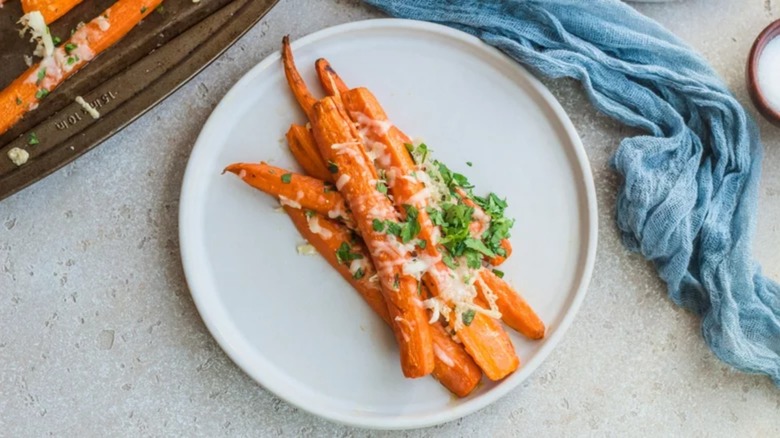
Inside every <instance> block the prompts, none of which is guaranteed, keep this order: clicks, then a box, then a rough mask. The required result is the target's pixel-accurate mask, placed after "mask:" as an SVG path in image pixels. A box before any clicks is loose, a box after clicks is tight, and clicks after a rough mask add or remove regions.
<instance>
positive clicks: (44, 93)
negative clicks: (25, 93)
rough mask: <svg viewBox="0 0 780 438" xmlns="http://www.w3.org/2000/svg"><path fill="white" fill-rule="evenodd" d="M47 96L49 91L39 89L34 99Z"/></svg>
mask: <svg viewBox="0 0 780 438" xmlns="http://www.w3.org/2000/svg"><path fill="white" fill-rule="evenodd" d="M48 95H49V90H47V89H45V88H41V89H40V90H38V92H37V93H35V98H36V99H43V98H44V97H46V96H48Z"/></svg>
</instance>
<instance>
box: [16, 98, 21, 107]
mask: <svg viewBox="0 0 780 438" xmlns="http://www.w3.org/2000/svg"><path fill="white" fill-rule="evenodd" d="M16 104H17V105H21V104H22V99H19V96H16Z"/></svg>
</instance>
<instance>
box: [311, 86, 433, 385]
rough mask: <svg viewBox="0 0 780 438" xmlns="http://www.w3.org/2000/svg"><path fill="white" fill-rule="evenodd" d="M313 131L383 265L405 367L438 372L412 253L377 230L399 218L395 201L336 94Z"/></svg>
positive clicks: (315, 113)
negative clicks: (407, 263) (407, 266)
mask: <svg viewBox="0 0 780 438" xmlns="http://www.w3.org/2000/svg"><path fill="white" fill-rule="evenodd" d="M311 123H312V132H313V134H314V138H315V139H316V141H317V145H318V147H319V148H320V153H321V154H322V156H323V158H324V159H326V160H330V161H332V162H333V163H334V164H335V166H336V169H335V170H337V172H336V175H337V178H336V186H337V188H338V190H339V191H340V192H341V194H342V195H343V196H344V199H345V200H346V201H347V204H348V205H349V207H350V208H351V210H352V213H353V215H354V218H355V222H356V224H357V228H358V229H359V230H360V233H361V235H362V236H363V239H364V241H365V243H366V246H367V247H368V248H369V251H370V253H371V257H372V260H373V261H374V265H375V266H376V267H377V270H378V274H379V279H380V281H381V284H382V291H383V294H384V297H385V301H386V302H387V306H388V310H389V312H390V316H391V318H392V322H393V332H394V333H395V337H396V340H397V342H398V345H399V348H400V350H401V368H402V370H403V373H404V375H405V376H407V377H421V376H424V375H427V374H429V373H430V372H431V371H433V365H434V353H433V348H432V343H431V342H432V339H431V330H430V329H429V327H428V321H427V320H428V317H427V312H426V310H425V309H424V308H423V305H422V301H421V299H420V296H419V295H418V282H417V280H416V279H415V278H414V277H413V276H411V275H408V274H405V273H404V270H403V267H402V266H401V265H403V263H404V260H405V259H408V255H407V254H403V255H402V253H401V252H399V251H398V250H397V249H393V248H395V245H397V244H399V242H398V241H397V240H395V238H394V237H393V236H388V235H386V234H384V233H383V232H380V231H377V230H375V229H374V227H373V225H372V222H373V220H391V221H394V220H397V219H398V217H397V212H396V211H395V209H394V207H393V205H392V204H391V203H390V200H389V199H388V198H387V197H386V196H385V195H383V194H382V193H380V192H379V191H378V190H377V188H376V180H377V172H376V169H375V168H374V165H373V164H372V163H371V160H370V159H369V158H368V156H367V154H366V151H365V149H364V146H363V144H362V141H361V139H360V136H359V135H358V133H357V131H356V130H355V126H354V125H353V123H352V122H351V121H350V120H349V117H348V116H347V115H346V114H345V113H344V111H343V109H341V108H339V106H338V103H337V101H336V100H334V99H333V98H332V97H326V98H324V99H322V100H320V101H318V102H317V103H315V104H314V106H313V108H312V116H311Z"/></svg>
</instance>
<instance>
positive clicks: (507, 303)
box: [476, 269, 545, 339]
mask: <svg viewBox="0 0 780 438" xmlns="http://www.w3.org/2000/svg"><path fill="white" fill-rule="evenodd" d="M476 285H477V291H479V293H480V296H481V297H482V298H483V299H485V300H486V299H487V295H488V294H489V293H491V292H492V293H493V294H495V297H496V304H497V305H498V309H499V310H500V311H501V320H502V321H504V323H506V325H508V326H509V327H512V328H513V329H515V330H517V331H518V332H520V333H522V334H523V335H525V336H526V337H528V338H530V339H542V338H543V337H544V331H545V328H544V322H542V320H541V319H540V318H539V316H538V315H537V314H536V312H534V310H533V309H532V308H531V306H529V305H528V303H527V302H526V301H525V300H524V299H523V297H522V296H520V294H519V293H517V291H515V290H514V289H513V288H512V286H510V285H509V284H508V283H507V282H506V281H504V280H503V279H501V278H499V277H498V276H497V275H496V274H494V273H493V272H491V271H489V270H487V269H482V270H480V272H479V278H478V280H477V282H476Z"/></svg>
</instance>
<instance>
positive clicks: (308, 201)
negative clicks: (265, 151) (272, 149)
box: [225, 162, 352, 224]
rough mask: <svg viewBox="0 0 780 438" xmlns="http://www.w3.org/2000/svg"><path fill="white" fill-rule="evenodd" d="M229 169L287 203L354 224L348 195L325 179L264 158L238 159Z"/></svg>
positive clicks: (257, 187) (227, 170) (253, 185)
mask: <svg viewBox="0 0 780 438" xmlns="http://www.w3.org/2000/svg"><path fill="white" fill-rule="evenodd" d="M225 172H231V173H234V174H236V175H238V177H239V178H241V179H243V180H244V181H245V182H246V183H247V184H249V185H251V186H252V187H254V188H256V189H258V190H262V191H263V192H265V193H268V194H269V195H273V196H275V197H278V198H279V200H280V201H281V203H282V204H283V205H288V206H291V207H295V208H306V209H309V210H314V211H317V212H320V213H322V214H324V215H327V216H328V217H331V218H341V219H342V220H344V221H345V222H346V223H348V224H352V215H351V214H350V213H349V211H348V210H347V208H346V205H345V203H344V198H343V197H342V196H341V194H340V193H339V192H337V191H336V190H334V189H333V188H332V186H329V185H327V184H325V182H324V181H322V180H319V179H317V178H313V177H310V176H305V175H301V174H297V173H292V172H290V171H288V170H285V169H282V168H280V167H274V166H271V165H269V164H267V163H262V162H261V163H234V164H231V165H229V166H228V167H226V168H225Z"/></svg>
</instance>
